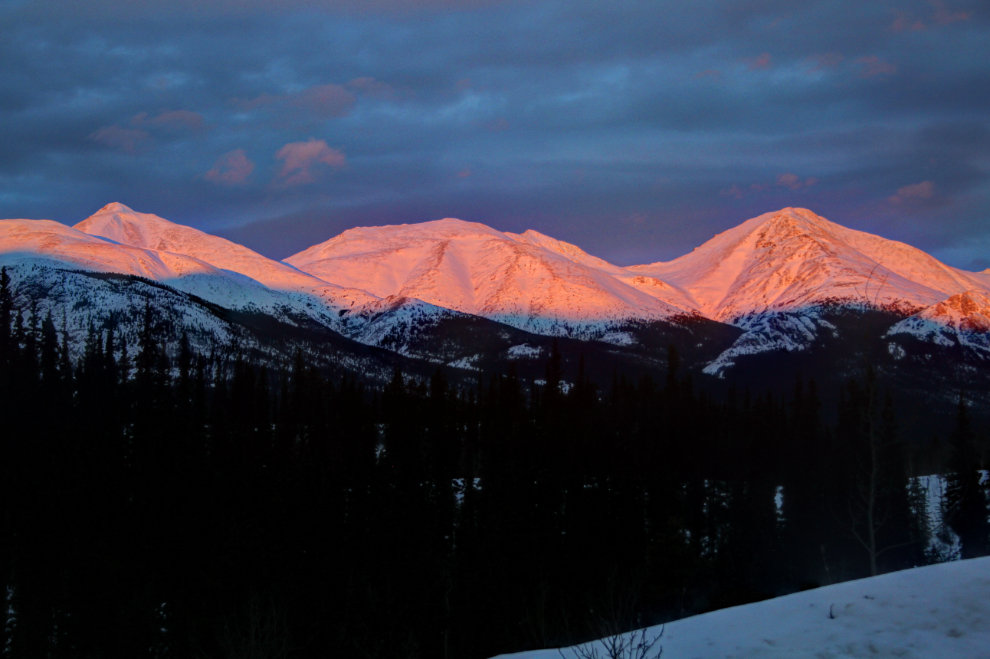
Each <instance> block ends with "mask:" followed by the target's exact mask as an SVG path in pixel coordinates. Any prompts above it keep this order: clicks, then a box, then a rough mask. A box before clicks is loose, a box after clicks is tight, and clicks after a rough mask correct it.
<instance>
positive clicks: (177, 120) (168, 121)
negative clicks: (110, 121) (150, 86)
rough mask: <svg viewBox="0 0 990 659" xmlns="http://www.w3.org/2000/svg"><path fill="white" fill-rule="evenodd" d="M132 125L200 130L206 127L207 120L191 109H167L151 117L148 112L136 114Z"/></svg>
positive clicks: (132, 119)
mask: <svg viewBox="0 0 990 659" xmlns="http://www.w3.org/2000/svg"><path fill="white" fill-rule="evenodd" d="M131 125H132V126H155V127H160V128H168V129H173V130H188V131H200V130H203V128H205V127H206V122H204V121H203V116H202V115H201V114H199V113H198V112H191V111H189V110H165V111H163V112H159V113H158V114H157V115H155V116H154V117H149V116H148V113H147V112H142V113H141V114H137V115H134V116H133V117H132V118H131Z"/></svg>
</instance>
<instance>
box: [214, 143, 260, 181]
mask: <svg viewBox="0 0 990 659" xmlns="http://www.w3.org/2000/svg"><path fill="white" fill-rule="evenodd" d="M253 171H254V163H253V162H251V160H250V158H248V157H247V154H245V153H244V149H234V150H233V151H229V152H227V153H225V154H223V155H222V156H220V157H219V158H218V159H217V161H216V163H214V165H213V169H211V170H210V171H208V172H206V174H204V175H203V178H205V179H206V180H207V181H212V182H213V183H222V184H224V185H241V184H243V183H245V182H246V181H247V179H248V177H249V176H251V173H252V172H253Z"/></svg>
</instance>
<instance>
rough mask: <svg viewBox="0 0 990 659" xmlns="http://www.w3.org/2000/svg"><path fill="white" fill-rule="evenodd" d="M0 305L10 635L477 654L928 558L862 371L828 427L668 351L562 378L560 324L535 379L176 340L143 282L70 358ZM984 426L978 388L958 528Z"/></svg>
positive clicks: (894, 451) (893, 441)
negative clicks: (657, 368) (265, 354)
mask: <svg viewBox="0 0 990 659" xmlns="http://www.w3.org/2000/svg"><path fill="white" fill-rule="evenodd" d="M0 314H2V317H0V406H2V407H0V414H2V418H3V424H2V425H3V446H2V450H3V455H2V465H3V467H2V468H3V473H2V480H3V490H2V493H0V496H2V511H3V518H2V523H3V526H2V534H3V535H2V541H0V548H2V552H3V555H2V569H3V575H2V578H3V583H4V584H6V585H7V598H8V616H7V621H6V625H5V628H4V634H5V636H4V638H3V645H2V648H3V651H2V652H3V654H4V655H5V656H10V657H17V658H20V657H31V658H37V657H107V658H116V657H121V658H124V657H127V658H132V657H141V656H152V657H197V656H201V657H215V658H220V657H224V658H233V657H273V658H274V657H323V656H334V657H383V658H384V657H389V658H400V659H401V658H404V657H488V656H491V655H494V654H498V653H500V652H510V651H516V650H522V649H526V648H534V647H553V646H557V645H561V644H569V643H574V642H578V641H583V640H587V639H589V638H591V637H594V636H596V635H599V633H600V632H601V630H602V629H605V628H606V627H605V626H603V625H617V626H622V627H626V628H630V629H631V628H633V627H636V626H642V625H646V624H652V623H656V622H660V621H663V620H668V619H671V618H675V617H678V616H682V615H685V614H688V613H692V612H698V611H703V610H708V609H712V608H718V607H722V606H727V605H733V604H740V603H745V602H749V601H754V600H758V599H761V598H765V597H769V596H773V595H776V594H780V593H784V592H789V591H794V590H796V589H800V588H810V587H814V586H816V585H823V584H826V583H831V582H836V581H839V580H844V579H849V578H854V577H860V576H866V575H869V574H870V573H871V572H877V571H880V572H882V571H886V570H893V569H898V568H904V567H909V566H912V565H920V564H923V563H925V562H929V561H932V560H937V559H938V558H939V557H938V556H931V555H926V550H927V547H928V546H929V545H928V542H927V538H928V536H929V535H930V534H931V533H932V532H933V530H932V529H929V528H927V526H928V522H927V518H926V516H925V515H924V513H923V511H924V493H923V492H921V491H920V490H919V488H918V487H916V486H912V485H911V483H912V482H913V481H911V480H910V479H909V478H908V476H909V474H910V473H911V466H910V463H911V461H912V460H915V459H916V455H917V451H916V450H908V449H907V447H905V446H904V445H903V443H902V442H899V441H898V428H897V419H896V413H895V407H894V403H893V401H891V400H890V398H889V397H888V396H886V395H885V393H884V391H883V390H882V387H880V386H879V385H878V383H877V381H876V379H875V378H873V377H872V375H869V374H865V375H864V377H862V378H860V380H859V381H850V382H849V383H848V384H847V385H846V386H844V387H843V391H842V395H841V403H840V409H839V410H838V419H839V420H838V423H837V425H835V427H826V426H824V425H823V423H822V421H821V418H822V414H821V410H820V404H819V402H818V400H819V399H818V393H817V392H816V389H815V384H814V383H813V382H810V381H809V382H802V381H800V380H797V381H796V383H795V384H794V387H793V392H792V394H791V395H790V396H789V397H787V399H786V400H784V399H781V398H776V397H774V396H772V395H771V394H759V395H756V394H751V393H749V392H733V393H731V394H730V395H729V398H728V400H727V401H721V402H716V401H714V400H712V399H710V398H708V397H706V396H705V395H704V394H702V393H699V392H698V391H696V389H695V387H693V385H692V383H691V381H690V378H688V377H681V376H680V374H679V369H678V365H677V361H678V360H677V355H676V351H673V350H672V351H671V355H670V369H669V374H668V376H667V379H666V381H664V382H654V381H652V380H650V379H649V378H643V379H642V380H640V381H638V382H630V381H628V380H625V379H621V378H617V379H616V380H615V381H614V382H613V383H612V384H611V386H610V387H608V388H606V389H605V390H599V389H598V388H596V387H595V386H594V385H592V384H591V383H590V382H589V381H588V380H587V379H586V378H585V377H584V375H583V373H582V372H580V371H579V372H577V373H568V374H566V375H567V378H566V379H567V380H568V382H571V383H572V384H571V385H570V386H563V385H562V382H563V380H564V376H565V374H564V373H563V372H562V369H561V359H560V355H559V354H557V353H556V352H555V353H554V354H553V355H552V356H551V357H550V359H549V362H548V364H547V368H546V381H545V384H542V385H541V386H535V387H530V386H529V385H528V383H524V382H521V381H520V379H519V378H518V377H516V376H515V375H514V374H513V371H512V370H509V372H508V373H507V374H502V375H495V376H492V377H487V378H480V379H479V382H478V384H477V386H476V387H475V388H473V389H463V390H455V389H454V388H452V387H451V386H450V385H449V384H448V382H447V381H446V379H445V378H444V375H443V373H442V372H437V374H436V375H435V376H434V377H433V378H432V379H431V380H429V381H428V382H412V381H409V380H406V379H404V378H403V376H402V374H401V373H398V372H397V373H396V374H395V377H394V379H393V380H392V382H391V383H390V384H389V385H388V386H387V387H385V388H384V389H383V390H381V391H374V392H373V391H368V390H365V389H364V388H363V387H362V386H361V385H360V384H359V383H358V382H357V381H356V380H354V379H350V378H345V379H344V380H343V381H339V382H337V381H335V382H331V381H328V380H327V379H325V378H324V377H323V376H322V375H321V374H320V373H319V372H317V371H316V370H314V369H312V368H311V367H309V366H308V365H307V364H306V363H304V361H303V359H302V358H299V359H297V361H296V363H295V364H293V365H291V367H289V368H286V369H285V372H269V371H266V370H265V369H263V368H256V367H254V366H251V365H249V364H246V363H243V362H238V361H234V362H229V363H225V364H218V363H217V362H216V360H211V359H209V358H205V357H201V356H195V355H194V354H192V352H191V351H190V350H189V348H188V345H186V344H185V343H183V345H182V346H181V347H180V350H179V351H178V353H177V355H175V356H173V358H169V356H168V355H167V354H166V352H165V350H164V347H163V345H162V341H160V340H159V337H158V330H157V329H156V324H155V318H154V314H153V312H152V310H151V309H150V308H149V309H148V310H147V311H146V317H145V323H144V329H143V331H142V333H141V338H140V344H139V345H134V346H123V345H118V343H117V342H116V340H115V337H114V333H113V331H112V330H106V329H104V330H102V331H96V330H93V331H92V332H91V333H90V336H89V338H88V341H87V343H86V347H85V351H84V354H83V355H82V357H81V358H80V359H79V360H78V361H75V362H74V361H73V360H72V359H71V358H70V353H69V350H68V347H67V345H66V344H67V341H66V337H65V336H63V335H62V334H61V333H60V331H59V330H58V328H57V323H56V322H55V321H54V320H53V319H52V318H50V317H44V318H42V317H41V316H40V314H37V313H32V312H31V310H16V309H14V306H13V303H12V300H11V296H10V291H9V287H8V285H7V284H6V282H4V285H3V286H2V287H0ZM217 373H223V374H224V375H223V376H222V377H220V376H216V374H217ZM975 439H976V432H975V431H974V430H973V428H972V423H971V422H970V420H969V419H968V415H967V410H966V407H965V406H964V405H960V410H959V420H958V422H957V427H956V429H955V430H954V431H953V433H952V437H951V440H950V441H951V442H954V445H955V447H956V450H955V451H954V452H953V453H952V456H953V457H952V462H951V468H952V470H953V471H952V474H951V477H950V497H949V498H950V514H949V520H950V523H951V524H952V529H953V531H954V532H955V533H956V534H957V535H958V536H959V537H960V538H961V541H962V551H963V554H964V555H966V556H971V555H979V554H983V553H986V552H987V550H988V546H987V545H988V530H987V519H986V503H985V499H984V498H983V497H984V496H985V494H984V492H983V490H982V489H981V485H980V482H979V477H978V474H977V469H978V468H979V466H980V465H979V460H980V456H979V454H978V452H977V451H976V448H975V444H974V440H975ZM980 502H982V505H983V508H982V514H981V510H980ZM927 553H928V554H930V552H927Z"/></svg>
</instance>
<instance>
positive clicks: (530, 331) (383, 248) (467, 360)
mask: <svg viewBox="0 0 990 659" xmlns="http://www.w3.org/2000/svg"><path fill="white" fill-rule="evenodd" d="M0 264H3V265H8V266H10V268H11V272H12V274H13V276H14V279H15V282H17V283H18V286H19V287H20V289H19V291H20V293H21V294H22V295H24V296H27V297H25V300H27V298H31V299H32V300H34V301H35V303H36V304H38V305H39V308H40V309H41V310H42V311H44V312H47V311H48V310H51V311H52V312H53V315H54V316H62V317H64V318H65V324H66V327H67V328H68V329H69V330H71V331H73V332H75V334H74V339H73V340H74V345H76V346H77V347H79V346H81V341H82V340H83V338H84V335H85V331H86V328H87V327H88V326H89V324H90V323H93V324H95V326H96V327H97V330H99V328H100V327H105V326H110V325H113V324H118V325H121V324H122V325H121V327H122V328H123V330H124V331H125V333H126V331H127V327H125V326H126V325H127V323H128V322H129V323H131V324H132V325H133V323H134V322H137V318H138V316H137V315H135V314H134V313H132V312H133V309H131V307H134V305H136V304H138V303H139V301H140V300H148V299H165V298H163V297H162V296H165V297H167V298H168V299H169V300H170V301H169V303H168V304H169V305H170V309H169V312H168V313H169V314H170V315H169V317H170V319H171V320H170V321H169V322H170V323H172V325H173V326H174V327H175V328H176V332H179V331H184V332H186V333H188V334H190V335H191V336H192V337H193V339H194V343H195V344H196V345H198V346H199V349H201V350H211V351H216V350H218V349H220V348H219V347H218V346H220V347H222V346H227V345H231V344H233V343H239V344H240V345H244V342H248V343H251V342H252V341H253V342H254V344H256V348H257V354H258V355H259V359H260V360H261V361H264V360H265V359H275V358H276V357H275V356H274V355H275V353H278V354H279V355H281V356H279V357H278V359H283V358H284V354H283V353H284V350H282V349H281V348H279V349H277V350H276V349H275V348H273V347H272V346H275V345H276V344H277V343H278V340H279V339H278V337H279V336H280V335H285V336H289V335H291V336H293V337H294V338H293V340H294V341H303V342H304V343H305V342H306V341H315V342H316V343H318V344H319V343H322V344H323V345H324V346H329V345H335V346H339V347H340V350H341V351H343V352H342V354H345V353H346V354H350V353H355V351H356V352H357V353H361V354H362V356H361V357H360V358H356V359H358V361H355V362H353V363H355V364H358V363H361V364H364V366H362V367H361V368H362V369H367V370H369V372H370V371H375V372H377V373H378V374H379V375H380V376H382V377H384V374H385V373H387V371H388V367H386V366H383V365H382V364H384V362H383V361H382V359H381V358H380V355H381V354H384V353H374V354H375V355H379V357H375V356H371V355H372V353H367V352H366V351H365V352H362V350H364V349H358V348H355V347H354V346H356V345H358V344H365V345H368V346H374V347H376V348H381V349H384V350H387V351H390V352H392V353H397V354H398V355H400V356H402V358H403V359H411V360H414V361H415V360H418V362H417V363H419V364H420V365H419V366H411V365H409V364H412V362H409V364H407V366H409V368H413V369H414V370H415V369H419V370H420V371H424V369H425V370H428V369H429V368H435V367H436V365H438V364H445V365H447V366H449V367H451V368H456V369H460V370H461V371H464V372H467V373H470V372H472V371H479V370H492V369H495V370H499V369H502V368H503V367H505V365H506V364H508V363H510V362H513V363H516V364H517V367H519V368H520V369H522V371H524V372H526V373H528V374H529V377H532V378H534V379H538V377H539V374H540V373H541V369H542V364H543V360H545V358H546V356H547V355H548V354H549V351H550V349H551V346H552V343H553V337H556V338H557V339H559V340H560V341H561V346H562V350H563V351H564V352H565V354H566V355H569V357H567V359H570V360H571V361H575V360H576V359H577V355H579V354H584V355H585V356H586V357H587V360H588V364H587V368H588V369H589V372H595V373H597V374H598V375H599V376H601V377H602V378H607V377H609V376H610V375H611V374H613V373H615V372H616V371H617V370H622V371H623V372H628V373H629V374H630V375H632V374H635V373H640V372H642V371H643V369H647V370H654V371H657V370H659V371H662V370H663V368H665V365H666V352H667V348H668V346H669V345H675V346H677V348H678V350H679V352H680V353H681V356H682V359H683V361H684V365H685V367H687V368H689V369H697V370H703V371H704V372H705V373H708V374H710V375H715V376H718V377H719V378H726V377H728V376H729V375H730V374H731V379H732V380H733V381H734V382H739V383H745V384H746V385H747V386H750V385H752V386H766V384H767V382H772V381H774V380H775V379H776V378H778V377H779V376H780V375H781V374H785V375H787V377H792V376H793V373H794V372H796V371H802V372H805V373H809V374H815V373H819V374H824V373H829V374H831V375H830V376H829V377H831V376H834V377H844V374H849V373H852V372H854V371H856V370H857V369H861V368H862V367H863V365H864V364H873V365H875V366H876V367H877V368H879V369H881V370H884V369H886V370H887V371H889V372H890V373H897V374H898V377H900V378H901V379H902V380H903V381H905V382H907V381H910V382H912V383H913V384H912V385H911V386H912V387H913V388H914V390H916V391H919V392H921V391H924V390H925V389H926V388H930V387H929V384H930V383H931V382H933V381H934V380H933V379H932V376H931V369H932V368H937V369H938V370H939V372H940V374H941V375H940V376H939V377H941V378H942V379H941V380H940V387H941V388H942V389H944V390H945V391H949V390H950V389H952V388H953V387H955V388H956V389H958V388H959V387H962V386H964V385H965V386H967V387H968V386H976V387H978V388H979V387H983V386H984V384H986V385H987V386H986V387H985V388H987V389H988V390H990V382H987V383H983V384H981V383H982V382H983V380H986V379H988V378H986V377H983V380H981V379H980V378H981V375H980V374H981V373H984V371H985V370H986V369H985V367H984V364H985V362H986V360H990V302H988V300H990V271H987V272H982V273H973V272H965V271H962V270H959V269H956V268H952V267H949V266H947V265H945V264H943V263H941V262H939V261H938V260H936V259H934V258H933V257H931V256H929V255H928V254H925V253H924V252H922V251H920V250H918V249H915V248H913V247H910V246H908V245H905V244H903V243H898V242H895V241H890V240H886V239H883V238H880V237H878V236H874V235H871V234H867V233H863V232H860V231H854V230H851V229H847V228H845V227H842V226H840V225H838V224H835V223H833V222H830V221H828V220H826V219H824V218H822V217H819V216H817V215H815V214H814V213H812V212H811V211H808V210H805V209H795V208H785V209H783V210H780V211H777V212H774V213H767V214H765V215H761V216H759V217H756V218H753V219H751V220H748V221H746V222H744V223H743V224H741V225H739V226H737V227H735V228H733V229H730V230H728V231H726V232H723V233H721V234H719V235H717V236H715V237H714V238H712V239H711V240H709V241H708V242H706V243H705V244H704V245H702V246H700V247H698V248H696V249H695V250H694V251H693V252H691V253H690V254H687V255H685V256H682V257H680V258H678V259H675V260H673V261H669V262H658V263H653V264H648V265H639V266H630V267H621V266H616V265H613V264H610V263H608V262H607V261H604V260H602V259H600V258H598V257H595V256H592V255H590V254H588V253H586V252H585V251H583V250H582V249H580V248H578V247H576V246H574V245H571V244H569V243H566V242H562V241H559V240H556V239H554V238H551V237H549V236H545V235H543V234H540V233H537V232H535V231H526V232H524V233H522V234H513V233H503V232H499V231H496V230H495V229H492V228H490V227H487V226H485V225H482V224H476V223H470V222H463V221H461V220H455V219H444V220H438V221H435V222H426V223H422V224H416V225H399V226H384V227H361V228H355V229H351V230H349V231H345V232H344V233H342V234H340V235H339V236H336V237H335V238H332V239H330V240H328V241H326V242H324V243H321V244H319V245H315V246H313V247H311V248H309V249H307V250H305V251H303V252H301V253H299V254H296V255H295V256H292V257H290V258H289V259H286V261H285V262H279V261H274V260H272V259H268V258H266V257H264V256H262V255H261V254H258V253H256V252H254V251H252V250H249V249H247V248H245V247H243V246H241V245H237V244H236V243H233V242H230V241H228V240H225V239H222V238H218V237H216V236H212V235H209V234H207V233H204V232H202V231H199V230H197V229H194V228H191V227H187V226H182V225H179V224H175V223H173V222H169V221H168V220H165V219H163V218H160V217H157V216H155V215H149V214H144V213H137V212H135V211H133V210H131V209H129V208H127V207H126V206H124V205H122V204H116V203H115V204H109V205H108V206H105V207H104V208H102V209H100V211H98V212H97V213H96V214H94V215H93V216H92V217H89V218H87V219H86V220H83V221H82V222H80V223H79V224H77V225H76V226H75V227H74V228H69V227H66V226H64V225H62V224H59V223H56V222H50V221H44V220H0ZM128 309H130V311H128ZM265 319H267V320H265ZM131 330H133V327H131ZM251 337H253V338H251ZM301 337H305V338H301ZM355 342H357V343H355ZM254 344H252V345H254ZM265 345H268V346H269V347H268V348H265V347H264V346H265ZM295 345H296V347H298V345H301V344H295ZM266 350H267V351H268V352H266ZM272 350H274V352H272ZM280 350H282V352H280ZM317 352H319V350H318V349H317V348H316V347H315V346H314V347H313V350H312V354H314V355H315V354H316V353H317ZM265 354H269V355H270V357H265V356H264V355H265ZM328 354H329V353H326V352H324V357H323V359H327V358H328V357H327V355H328ZM369 359H370V360H372V361H375V360H377V363H378V364H379V367H371V366H370V364H371V362H370V361H368V360H369ZM361 360H364V361H361ZM331 361H332V360H331ZM385 361H389V360H385ZM328 363H329V362H328ZM389 363H393V362H389ZM376 368H377V370H376Z"/></svg>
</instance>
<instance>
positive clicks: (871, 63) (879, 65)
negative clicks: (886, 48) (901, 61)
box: [856, 55, 897, 78]
mask: <svg viewBox="0 0 990 659" xmlns="http://www.w3.org/2000/svg"><path fill="white" fill-rule="evenodd" d="M856 61H857V62H859V64H860V66H861V67H862V69H861V70H860V73H859V75H860V77H863V78H874V77H876V76H883V75H894V74H895V73H897V66H896V65H895V64H891V63H890V62H885V61H883V60H882V59H880V58H879V57H877V56H876V55H870V56H869V57H860V58H859V59H858V60H856Z"/></svg>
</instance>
